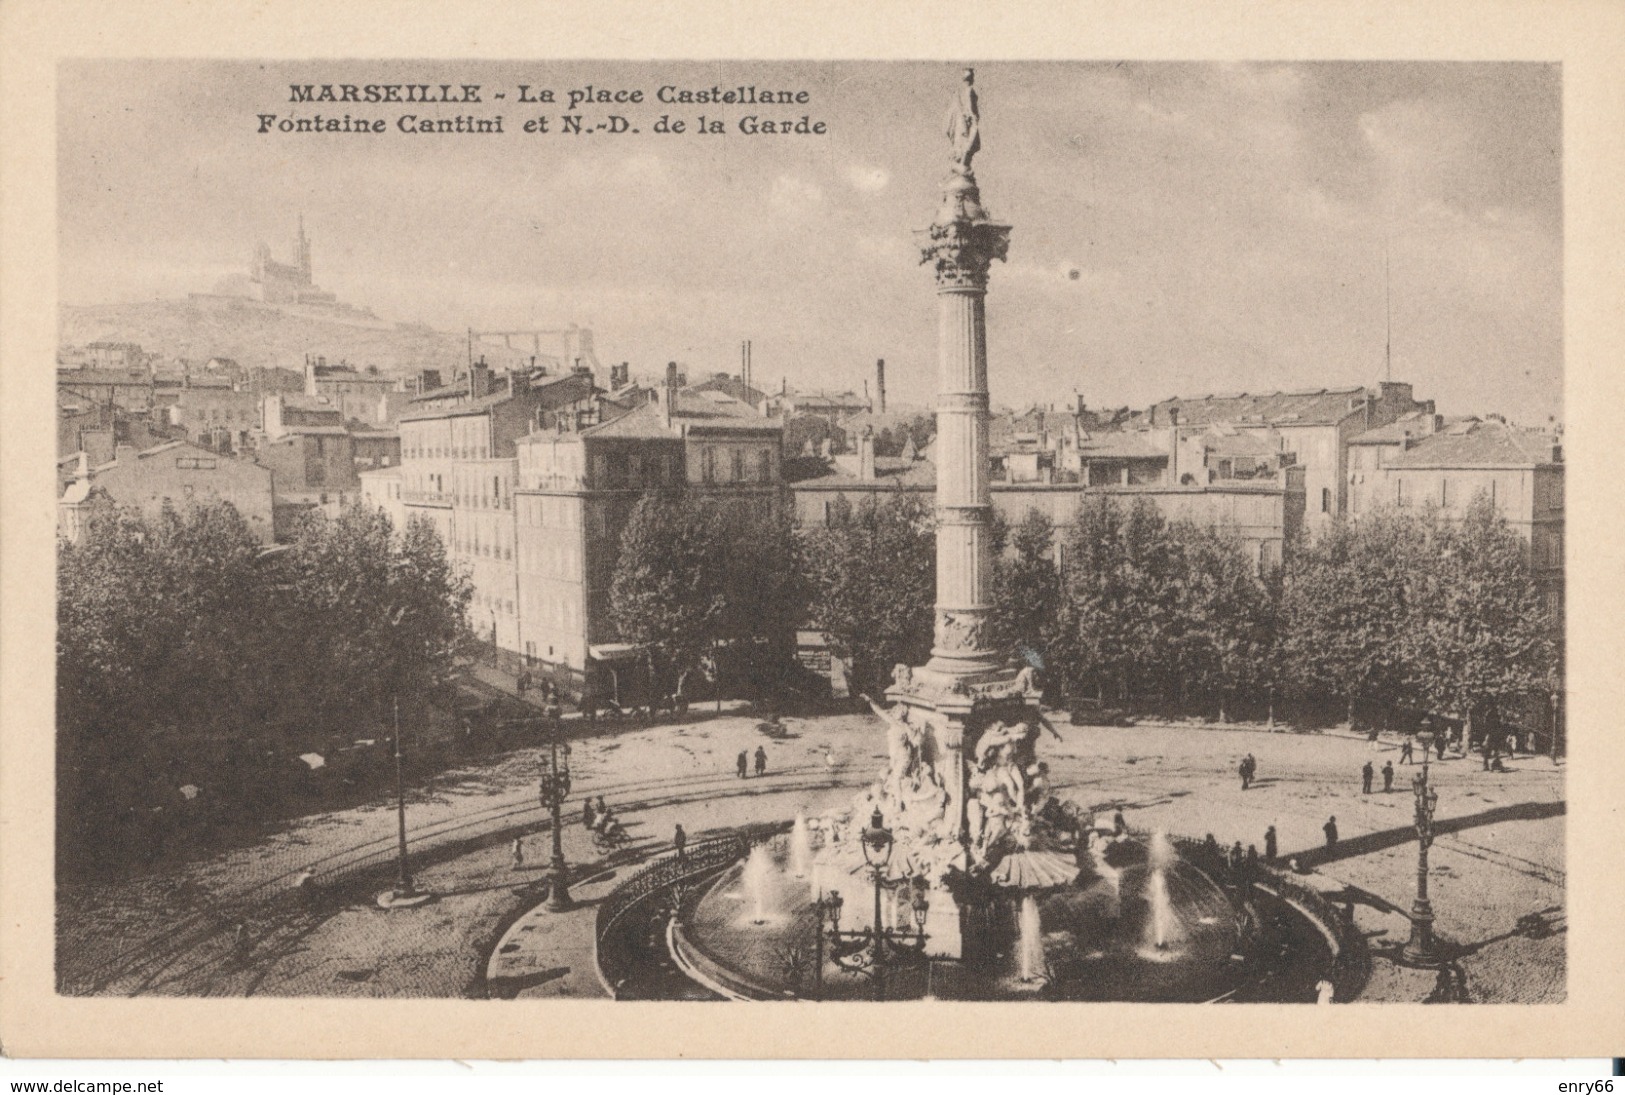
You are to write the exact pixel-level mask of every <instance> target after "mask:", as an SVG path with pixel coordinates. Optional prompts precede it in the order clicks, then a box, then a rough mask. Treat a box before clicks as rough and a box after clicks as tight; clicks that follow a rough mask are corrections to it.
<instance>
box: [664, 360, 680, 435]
mask: <svg viewBox="0 0 1625 1095" xmlns="http://www.w3.org/2000/svg"><path fill="white" fill-rule="evenodd" d="M676 402H677V362H675V361H668V362H666V383H665V384H664V385H663V386H662V387H661V389H660V422H661V425H663V426H665V427H666V428H667V429H670V428H671V416H672V411H673V410H674V407H673V404H675V403H676Z"/></svg>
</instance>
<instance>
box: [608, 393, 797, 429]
mask: <svg viewBox="0 0 1625 1095" xmlns="http://www.w3.org/2000/svg"><path fill="white" fill-rule="evenodd" d="M674 395H675V399H676V401H675V402H674V403H673V405H672V425H673V426H688V427H691V428H692V427H700V428H704V429H722V430H730V429H732V430H764V429H769V430H776V429H778V428H779V426H778V422H777V420H776V419H770V418H763V417H762V416H761V415H760V414H758V413H756V411H754V410H753V409H751V407H750V406H749V405H748V404H746V403H741V402H740V401H738V400H737V399H733V398H731V397H729V396H727V395H725V394H723V393H722V392H718V391H714V390H713V391H695V390H694V389H693V388H678V389H677V390H676V392H675V393H674ZM581 436H583V437H644V438H662V437H668V438H669V437H671V436H673V434H672V431H671V430H670V429H668V428H667V427H666V425H665V423H664V422H662V421H661V413H660V407H659V405H658V404H657V403H655V401H654V400H649V401H647V402H645V403H641V404H639V405H638V406H636V407H633V408H632V409H631V410H629V411H627V412H626V413H625V414H622V415H619V416H617V417H615V418H612V419H610V420H609V421H608V422H601V423H599V424H598V425H596V426H588V427H587V428H586V429H584V430H582V431H581Z"/></svg>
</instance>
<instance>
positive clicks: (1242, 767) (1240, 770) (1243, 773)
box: [1236, 757, 1251, 791]
mask: <svg viewBox="0 0 1625 1095" xmlns="http://www.w3.org/2000/svg"><path fill="white" fill-rule="evenodd" d="M1236 774H1237V775H1238V776H1240V777H1241V789H1242V790H1243V791H1245V790H1246V789H1247V781H1248V780H1249V779H1250V778H1251V777H1250V776H1249V774H1248V772H1247V758H1246V757H1242V758H1241V763H1240V764H1238V765H1236Z"/></svg>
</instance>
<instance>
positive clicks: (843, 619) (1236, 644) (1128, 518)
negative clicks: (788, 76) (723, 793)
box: [803, 497, 1559, 724]
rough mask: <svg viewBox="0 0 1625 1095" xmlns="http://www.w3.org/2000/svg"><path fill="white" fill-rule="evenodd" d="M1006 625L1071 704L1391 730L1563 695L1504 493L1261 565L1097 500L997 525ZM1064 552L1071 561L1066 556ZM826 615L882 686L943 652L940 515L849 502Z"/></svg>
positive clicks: (1235, 548) (836, 538)
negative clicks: (1238, 711) (1296, 710)
mask: <svg viewBox="0 0 1625 1095" xmlns="http://www.w3.org/2000/svg"><path fill="white" fill-rule="evenodd" d="M993 540H994V549H995V565H994V570H993V574H992V590H993V603H994V619H993V623H994V633H995V635H996V637H997V641H998V643H999V645H1000V647H1001V648H1002V649H1004V650H1005V651H1007V652H1008V653H1009V654H1010V655H1011V656H1012V657H1013V658H1017V659H1021V660H1025V661H1027V662H1029V663H1033V664H1037V665H1040V666H1042V667H1043V669H1044V671H1045V674H1044V675H1045V678H1046V680H1047V682H1048V684H1049V687H1050V688H1051V690H1052V693H1054V694H1056V695H1057V696H1058V697H1059V698H1065V699H1068V700H1076V699H1080V698H1087V699H1095V700H1103V701H1107V702H1124V701H1128V700H1130V699H1143V698H1155V699H1158V700H1162V701H1168V702H1171V703H1174V704H1177V705H1184V706H1198V707H1204V708H1207V709H1208V710H1210V711H1211V712H1212V713H1214V714H1217V715H1219V716H1220V717H1223V716H1224V714H1225V713H1226V710H1227V708H1234V707H1235V706H1236V705H1238V704H1251V705H1263V704H1267V703H1270V702H1271V701H1273V700H1275V699H1277V698H1280V699H1288V698H1290V699H1294V700H1298V701H1307V702H1310V703H1314V704H1327V703H1332V704H1337V705H1340V706H1342V707H1345V708H1346V709H1347V711H1348V712H1349V715H1350V717H1351V718H1352V717H1353V714H1354V712H1355V711H1356V709H1358V710H1360V711H1362V712H1366V713H1369V714H1371V715H1372V716H1373V717H1374V718H1376V719H1378V720H1382V721H1389V720H1392V719H1393V718H1394V717H1395V716H1396V715H1397V714H1398V713H1399V712H1401V711H1410V712H1412V713H1415V712H1421V711H1430V712H1436V713H1441V714H1445V715H1448V716H1451V717H1456V718H1470V719H1473V720H1475V721H1478V722H1488V723H1489V724H1494V723H1495V722H1496V720H1497V719H1498V718H1499V717H1500V716H1501V715H1503V714H1505V713H1506V712H1507V711H1508V710H1509V709H1510V708H1513V707H1515V706H1516V705H1518V704H1520V703H1522V702H1523V701H1524V699H1525V698H1526V697H1528V696H1530V695H1533V694H1539V693H1542V692H1545V691H1549V690H1553V689H1555V688H1556V687H1557V681H1556V675H1557V673H1558V671H1559V669H1558V650H1557V643H1556V639H1555V628H1554V626H1553V621H1552V620H1551V619H1550V618H1549V616H1548V614H1547V611H1546V607H1545V605H1544V602H1543V598H1542V595H1541V593H1540V590H1539V588H1538V586H1537V584H1536V582H1535V578H1534V575H1533V572H1532V571H1531V568H1530V565H1529V558H1528V550H1527V545H1526V544H1525V543H1524V541H1523V540H1522V538H1521V537H1519V536H1518V534H1517V533H1516V532H1515V531H1513V530H1512V529H1511V528H1509V527H1508V526H1507V524H1506V522H1505V521H1504V520H1503V519H1502V518H1501V517H1499V516H1498V515H1497V514H1496V512H1495V510H1494V507H1493V506H1492V505H1491V503H1490V502H1489V500H1488V499H1487V498H1480V499H1478V500H1475V502H1474V503H1473V504H1472V505H1471V506H1470V507H1469V509H1468V511H1467V513H1466V515H1465V517H1464V519H1462V520H1460V521H1457V522H1445V521H1441V520H1440V519H1439V517H1438V515H1437V514H1434V513H1431V512H1426V511H1423V512H1417V511H1410V512H1391V513H1380V514H1376V515H1372V516H1370V517H1365V518H1362V519H1360V520H1358V521H1347V522H1344V521H1340V522H1335V523H1334V524H1333V525H1332V526H1331V527H1330V528H1329V529H1328V530H1327V531H1325V532H1324V533H1323V534H1321V535H1319V536H1317V537H1315V538H1314V539H1312V540H1310V541H1309V542H1306V543H1299V544H1294V545H1292V550H1291V551H1290V552H1289V556H1288V558H1289V561H1288V563H1287V565H1286V566H1285V567H1284V568H1278V569H1275V570H1272V571H1269V572H1267V573H1264V574H1260V573H1259V568H1258V567H1257V565H1256V563H1255V562H1254V559H1253V557H1252V555H1251V553H1249V552H1247V551H1245V550H1244V549H1243V546H1242V544H1241V542H1240V541H1239V540H1238V539H1237V538H1236V537H1235V536H1234V535H1233V534H1232V533H1231V532H1229V531H1227V530H1225V529H1215V528H1210V527H1202V526H1197V525H1193V524H1191V523H1188V522H1169V521H1167V520H1166V519H1165V518H1164V517H1163V516H1162V514H1161V513H1160V512H1159V511H1158V510H1157V509H1156V508H1155V507H1154V506H1152V505H1151V504H1149V503H1147V502H1144V501H1141V502H1138V503H1137V504H1135V505H1134V506H1133V507H1131V508H1128V509H1124V508H1123V507H1121V506H1119V505H1117V504H1116V503H1115V502H1114V501H1113V500H1111V499H1095V500H1091V501H1090V502H1089V503H1087V504H1086V505H1084V506H1083V507H1081V508H1080V510H1079V512H1078V514H1077V516H1076V519H1075V520H1074V521H1073V522H1071V523H1070V524H1069V525H1067V526H1065V527H1064V528H1060V529H1057V528H1055V527H1054V526H1053V525H1052V523H1051V522H1050V520H1049V519H1048V518H1047V517H1045V516H1044V515H1043V514H1042V513H1040V512H1038V511H1032V512H1029V514H1028V515H1027V516H1026V518H1025V519H1024V520H1023V521H1022V522H1021V523H1019V524H1018V525H1016V526H1015V527H1014V528H1006V527H1004V525H1003V523H1002V522H996V524H995V528H994V535H993ZM1057 545H1059V548H1060V550H1059V551H1058V552H1057V550H1056V549H1057ZM803 550H804V552H805V558H806V564H807V574H808V577H809V584H810V587H811V589H810V602H809V607H810V613H811V617H812V618H813V619H815V620H817V621H818V622H819V625H820V626H821V627H822V628H823V629H824V630H825V631H826V632H827V633H828V635H829V636H830V638H831V640H832V642H833V644H834V645H835V647H836V648H837V652H838V653H840V654H842V655H844V656H845V657H847V658H848V659H849V660H850V661H851V663H852V671H853V675H854V677H855V678H856V684H857V686H858V687H863V688H874V687H877V686H879V685H881V684H882V683H883V681H884V679H885V676H886V674H887V672H888V671H889V669H890V667H891V666H892V665H894V664H896V663H898V662H903V663H906V664H909V665H918V664H920V663H921V662H922V661H923V660H924V658H925V657H926V656H927V655H928V653H929V649H930V644H931V619H932V616H931V608H932V597H933V589H934V576H933V559H934V557H933V551H932V528H931V514H930V511H929V509H928V507H927V506H926V505H925V504H924V503H923V502H922V501H919V500H916V499H912V498H906V497H897V498H894V499H889V500H886V501H874V500H870V501H866V502H864V503H863V504H861V505H859V506H856V507H853V506H850V505H846V504H844V503H842V504H838V505H837V506H836V507H834V510H833V511H832V514H831V517H830V521H829V523H828V527H827V528H824V529H817V530H813V531H811V532H809V533H808V534H807V535H806V538H805V541H804V548H803Z"/></svg>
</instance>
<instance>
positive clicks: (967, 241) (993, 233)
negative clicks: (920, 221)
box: [919, 219, 1010, 293]
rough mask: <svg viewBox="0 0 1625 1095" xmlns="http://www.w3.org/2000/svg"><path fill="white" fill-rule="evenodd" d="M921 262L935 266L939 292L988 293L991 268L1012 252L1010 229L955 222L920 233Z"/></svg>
mask: <svg viewBox="0 0 1625 1095" xmlns="http://www.w3.org/2000/svg"><path fill="white" fill-rule="evenodd" d="M919 235H920V237H921V240H920V261H921V262H922V263H926V262H929V263H933V264H934V272H935V274H936V277H937V291H938V292H949V293H951V292H985V291H986V290H987V271H988V266H989V265H990V264H991V263H992V262H993V260H994V259H998V260H999V261H1000V262H1003V261H1004V259H1005V256H1006V255H1008V254H1009V251H1010V226H1009V225H1007V224H993V223H991V222H988V221H973V220H960V219H956V220H951V221H946V222H940V223H937V224H933V225H932V226H931V227H930V228H927V229H925V231H923V232H921V233H919Z"/></svg>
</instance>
